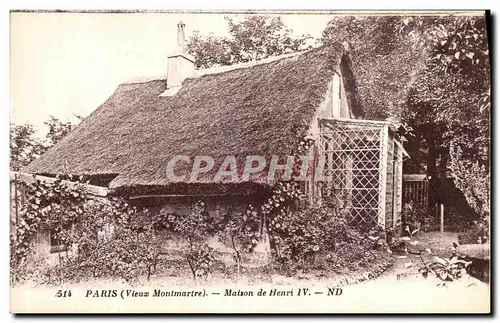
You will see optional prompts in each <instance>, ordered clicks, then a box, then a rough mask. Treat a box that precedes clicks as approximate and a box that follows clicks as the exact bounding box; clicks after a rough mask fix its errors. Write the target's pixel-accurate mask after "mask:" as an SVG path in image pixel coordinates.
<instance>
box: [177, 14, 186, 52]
mask: <svg viewBox="0 0 500 323" xmlns="http://www.w3.org/2000/svg"><path fill="white" fill-rule="evenodd" d="M184 27H186V25H185V24H184V23H183V22H182V21H179V22H178V23H177V46H179V49H180V50H181V52H184V51H185V42H186V35H185V32H184Z"/></svg>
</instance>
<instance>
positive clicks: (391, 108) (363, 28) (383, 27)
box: [322, 15, 428, 119]
mask: <svg viewBox="0 0 500 323" xmlns="http://www.w3.org/2000/svg"><path fill="white" fill-rule="evenodd" d="M404 19H405V17H404V16H387V15H381V16H374V15H373V16H365V15H359V16H335V17H334V18H333V19H332V20H331V21H330V22H329V23H328V25H327V27H326V28H325V30H324V31H323V36H322V41H323V42H324V43H325V44H330V43H332V42H339V43H343V44H344V46H346V47H347V49H348V50H349V52H350V55H351V60H352V62H353V63H352V69H353V72H354V74H355V76H356V83H357V86H358V90H359V94H360V97H361V103H362V105H363V110H364V113H365V116H366V118H367V119H386V118H389V117H391V118H394V119H400V117H401V107H402V106H404V104H405V103H406V97H407V94H408V91H409V89H410V88H411V86H412V85H413V83H414V82H415V81H416V79H417V78H418V75H419V73H420V71H421V70H422V69H423V68H424V67H425V64H426V61H427V57H428V52H427V51H425V50H421V49H420V48H416V47H415V46H412V44H413V43H412V41H411V39H409V38H408V37H406V36H405V35H404V34H402V33H399V32H398V31H397V27H398V26H399V25H401V24H402V23H403V21H404Z"/></svg>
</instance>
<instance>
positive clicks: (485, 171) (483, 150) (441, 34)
mask: <svg viewBox="0 0 500 323" xmlns="http://www.w3.org/2000/svg"><path fill="white" fill-rule="evenodd" d="M400 30H401V32H402V33H406V34H407V35H408V37H410V38H411V39H412V40H413V42H414V45H415V46H416V47H418V48H425V49H427V50H429V52H430V59H429V61H428V64H427V68H426V70H425V72H424V73H422V75H421V77H420V78H419V80H418V81H417V82H416V83H415V85H414V87H413V88H412V89H411V91H410V95H409V97H408V105H407V111H405V113H404V114H405V121H406V122H407V123H408V124H409V125H410V126H411V127H412V128H413V130H414V133H415V135H416V137H417V139H418V140H419V141H420V142H421V144H422V145H421V147H420V148H421V149H422V148H423V150H424V151H425V153H426V155H427V158H426V161H427V172H428V173H429V174H431V175H433V176H438V177H448V176H450V177H452V178H453V179H454V183H455V185H456V187H457V188H458V189H460V190H461V191H462V193H463V194H464V197H465V199H466V200H467V201H468V203H469V205H470V206H471V208H472V209H473V210H474V211H475V212H476V213H477V214H478V215H481V216H487V214H489V211H488V210H489V145H490V108H491V105H490V86H491V84H490V66H489V51H488V44H487V35H486V24H485V19H484V17H482V16H481V17H479V16H444V17H443V16H440V17H412V18H408V19H406V20H405V21H404V22H403V25H402V26H401V28H400Z"/></svg>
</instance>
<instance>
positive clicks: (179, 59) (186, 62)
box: [167, 21, 194, 92]
mask: <svg viewBox="0 0 500 323" xmlns="http://www.w3.org/2000/svg"><path fill="white" fill-rule="evenodd" d="M185 27H186V25H185V24H184V23H183V22H182V21H180V22H179V23H178V24H177V50H176V51H175V52H174V53H172V54H170V55H168V70H167V89H171V88H175V87H180V86H181V85H182V82H183V81H184V80H185V79H186V78H187V77H189V76H191V75H192V74H193V72H194V57H192V56H191V55H189V54H188V53H187V52H186V45H185V44H186V39H185V37H186V36H185V32H184V28H185ZM175 92H177V91H175Z"/></svg>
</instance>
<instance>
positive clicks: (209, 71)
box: [122, 46, 321, 84]
mask: <svg viewBox="0 0 500 323" xmlns="http://www.w3.org/2000/svg"><path fill="white" fill-rule="evenodd" d="M320 47H321V46H317V47H312V48H308V49H306V50H303V51H299V52H293V53H287V54H282V55H277V56H270V57H266V58H263V59H259V60H255V61H249V62H243V63H237V64H232V65H222V66H215V67H210V68H203V69H198V70H194V72H193V73H192V74H191V75H190V76H188V77H186V79H195V78H199V77H202V76H205V75H213V74H219V73H225V72H229V71H233V70H237V69H241V68H249V67H254V66H258V65H264V64H268V63H272V62H275V61H279V60H281V59H285V58H290V57H295V56H300V55H302V54H305V53H307V52H310V51H312V50H315V49H318V48H320ZM166 79H167V75H166V74H159V75H146V76H139V77H134V78H132V79H129V80H127V81H125V82H123V83H122V84H137V83H147V82H151V81H161V80H166Z"/></svg>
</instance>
